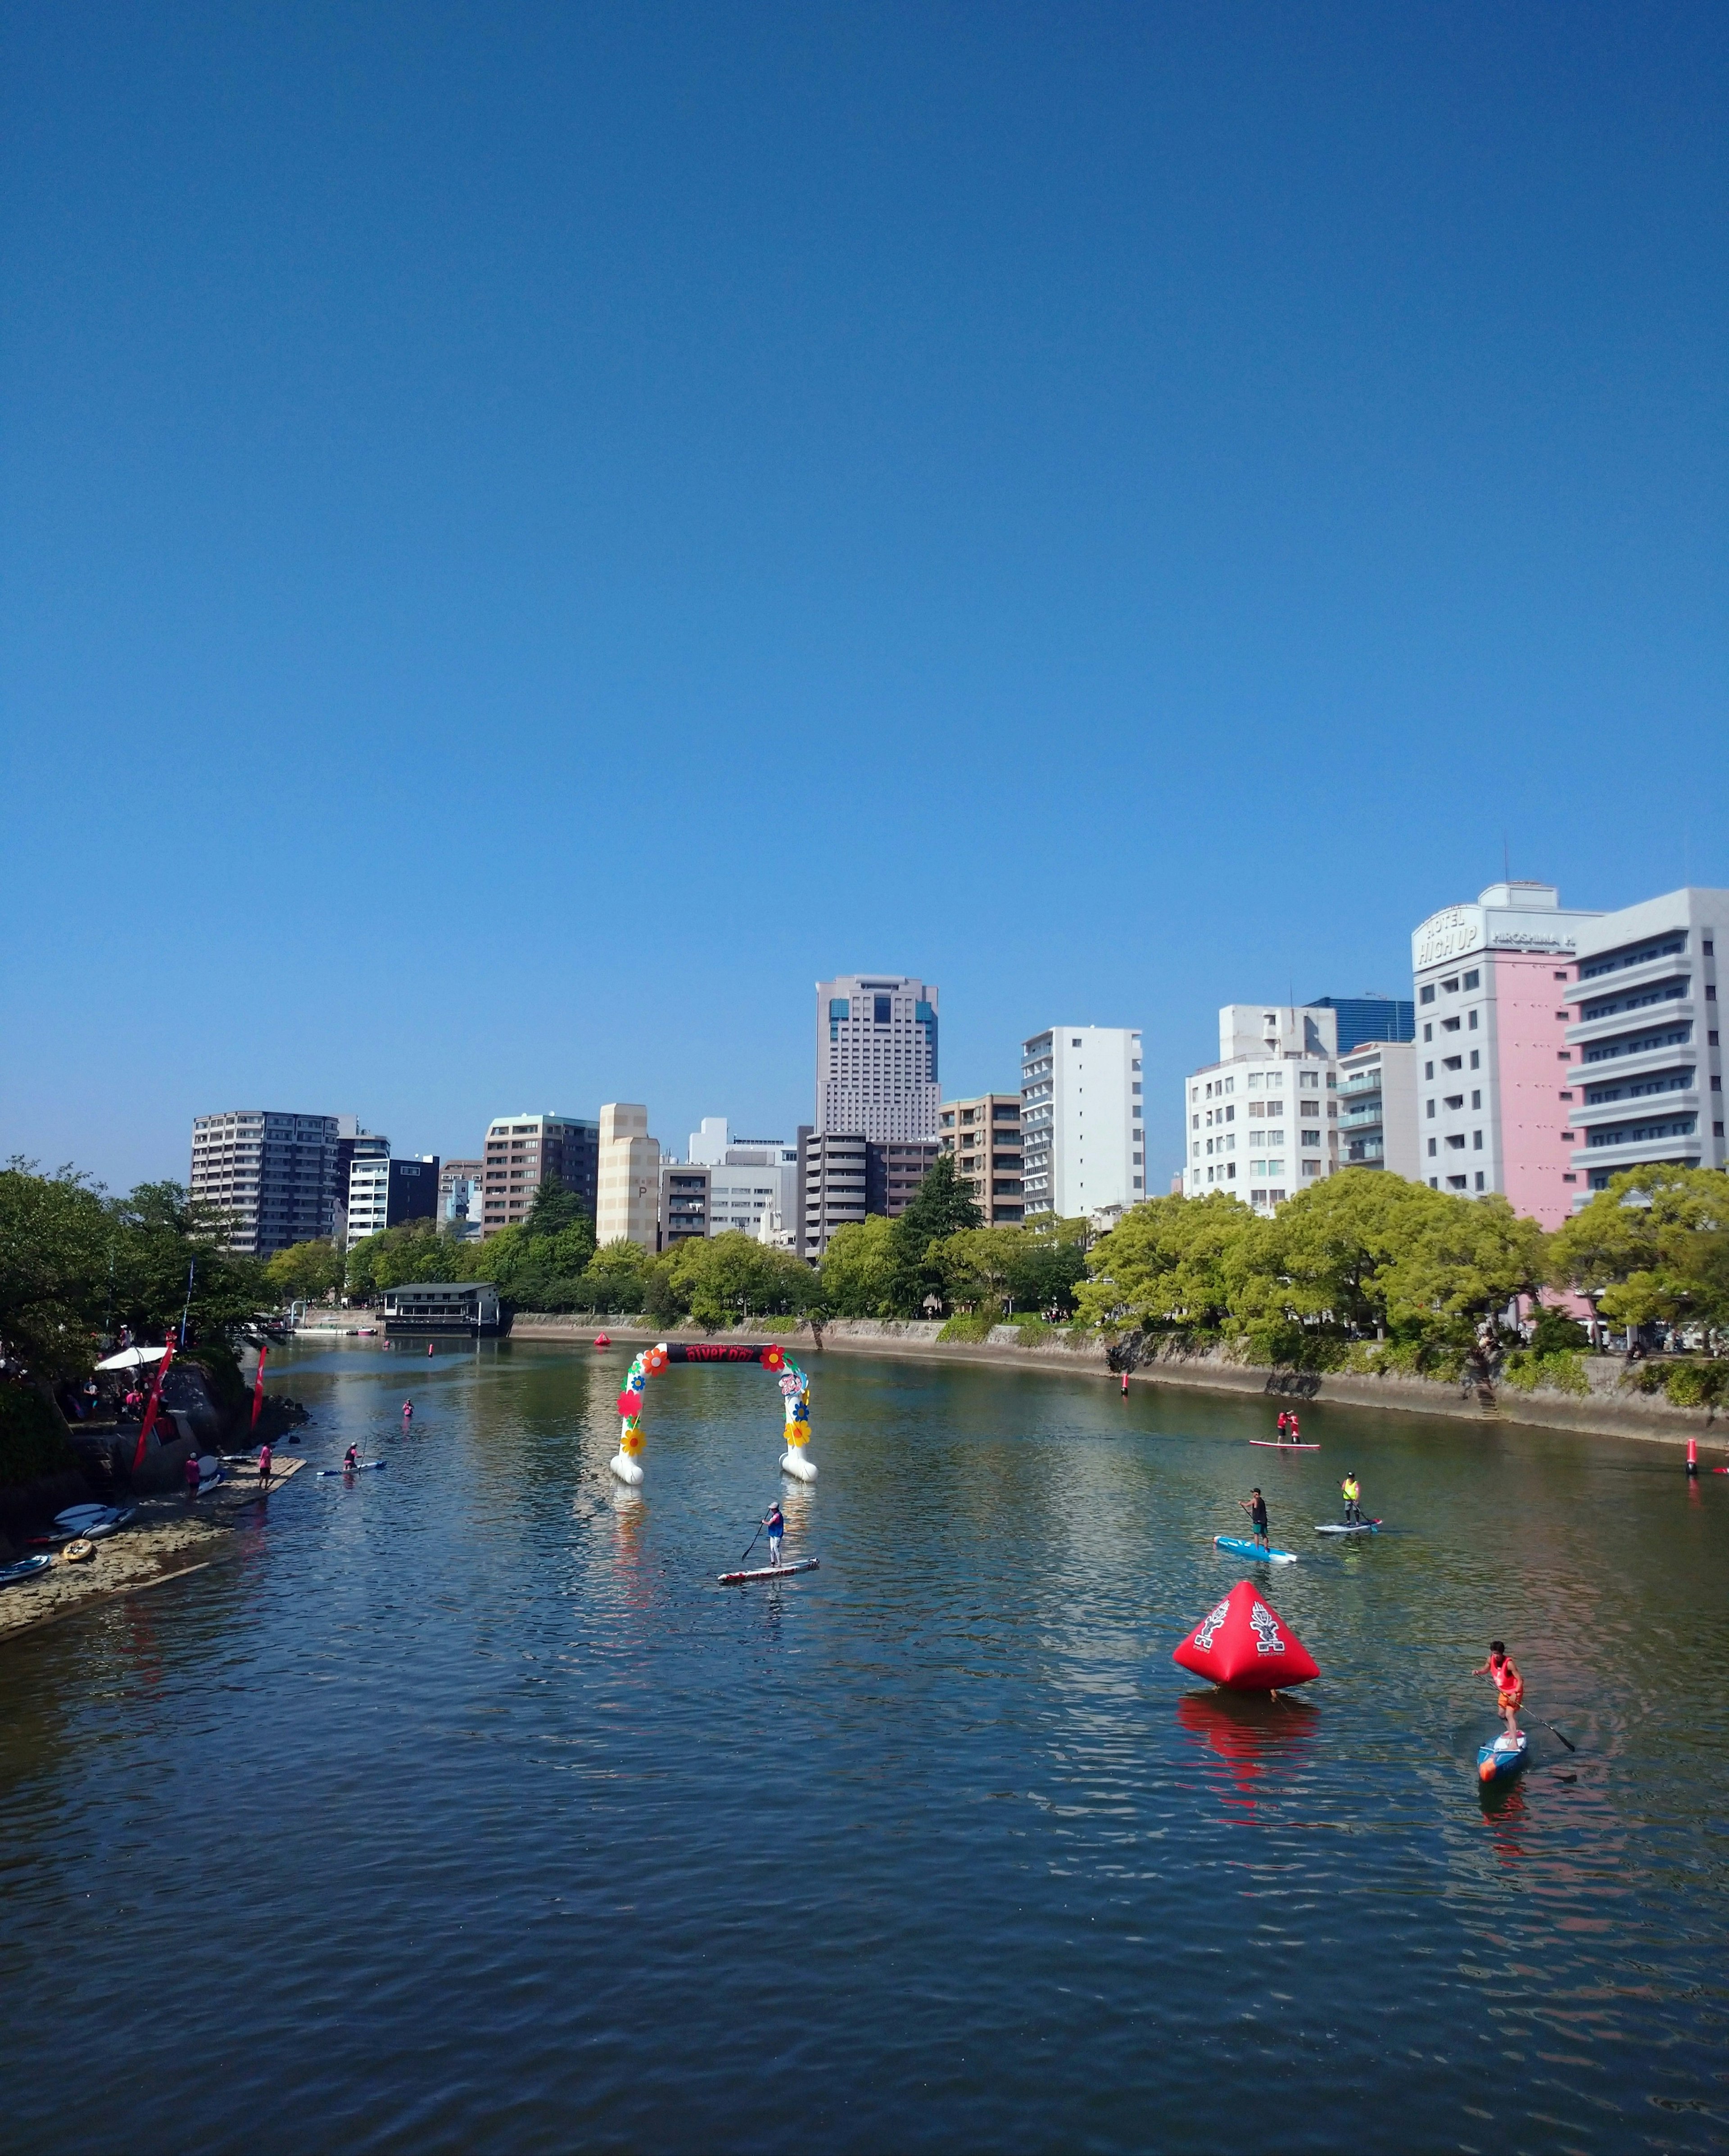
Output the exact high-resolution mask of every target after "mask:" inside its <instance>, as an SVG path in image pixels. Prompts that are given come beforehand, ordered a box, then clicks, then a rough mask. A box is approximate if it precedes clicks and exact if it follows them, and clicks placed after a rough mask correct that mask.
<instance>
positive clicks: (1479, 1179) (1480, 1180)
mask: <svg viewBox="0 0 1729 2156" xmlns="http://www.w3.org/2000/svg"><path fill="white" fill-rule="evenodd" d="M1477 1188H1478V1189H1479V1190H1480V1189H1481V1188H1483V1171H1482V1169H1481V1168H1479V1169H1478V1170H1477Z"/></svg>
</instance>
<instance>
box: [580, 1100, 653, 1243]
mask: <svg viewBox="0 0 1729 2156" xmlns="http://www.w3.org/2000/svg"><path fill="white" fill-rule="evenodd" d="M595 1190H596V1196H595V1206H594V1239H595V1240H596V1241H597V1242H598V1244H599V1245H600V1246H601V1248H602V1249H603V1250H604V1249H605V1248H606V1246H607V1245H608V1243H616V1242H619V1241H626V1242H632V1243H635V1244H637V1245H639V1247H640V1248H641V1249H643V1250H649V1251H653V1250H657V1249H658V1248H659V1231H660V1141H659V1138H651V1137H649V1111H648V1110H647V1109H646V1108H645V1107H644V1106H642V1105H641V1103H640V1102H639V1101H608V1102H607V1103H606V1104H605V1105H604V1106H603V1107H602V1109H601V1111H600V1163H599V1169H598V1175H597V1178H596V1185H595Z"/></svg>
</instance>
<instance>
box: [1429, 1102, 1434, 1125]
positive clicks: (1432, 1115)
mask: <svg viewBox="0 0 1729 2156" xmlns="http://www.w3.org/2000/svg"><path fill="white" fill-rule="evenodd" d="M1429 1121H1430V1122H1434V1101H1430V1102H1429Z"/></svg>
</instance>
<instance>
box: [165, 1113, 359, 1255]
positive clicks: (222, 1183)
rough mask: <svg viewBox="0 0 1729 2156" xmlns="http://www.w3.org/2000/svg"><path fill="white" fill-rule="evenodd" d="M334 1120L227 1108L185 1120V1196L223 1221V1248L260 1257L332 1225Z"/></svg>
mask: <svg viewBox="0 0 1729 2156" xmlns="http://www.w3.org/2000/svg"><path fill="white" fill-rule="evenodd" d="M336 1137H337V1119H336V1116H298V1115H290V1114H288V1113H287V1112H285V1111H281V1110H278V1109H273V1108H231V1109H228V1110H226V1111H223V1113H221V1114H219V1115H213V1116H195V1117H194V1118H193V1120H192V1176H191V1178H190V1188H191V1193H192V1196H193V1197H194V1198H196V1199H201V1200H203V1203H204V1204H208V1205H212V1206H215V1207H217V1208H218V1209H220V1210H221V1211H222V1212H223V1213H224V1214H227V1216H228V1237H227V1241H228V1248H229V1249H230V1250H244V1251H247V1252H249V1254H250V1255H253V1256H254V1257H259V1258H268V1257H269V1256H271V1255H274V1253H275V1252H276V1251H278V1250H286V1249H287V1248H288V1247H289V1245H290V1244H292V1243H315V1242H322V1241H325V1240H328V1238H329V1237H330V1235H331V1234H332V1232H333V1230H334V1226H335V1213H336Z"/></svg>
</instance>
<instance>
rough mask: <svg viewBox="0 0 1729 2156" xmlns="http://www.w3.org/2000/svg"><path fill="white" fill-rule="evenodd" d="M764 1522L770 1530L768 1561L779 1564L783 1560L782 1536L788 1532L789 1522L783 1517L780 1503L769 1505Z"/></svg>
mask: <svg viewBox="0 0 1729 2156" xmlns="http://www.w3.org/2000/svg"><path fill="white" fill-rule="evenodd" d="M762 1524H763V1526H764V1527H767V1530H768V1562H769V1563H771V1564H778V1563H780V1561H781V1537H782V1535H783V1534H785V1532H787V1522H786V1521H785V1519H784V1518H783V1517H782V1514H781V1508H780V1507H779V1505H778V1504H773V1505H771V1506H770V1507H769V1508H768V1517H767V1519H766V1520H764V1521H763V1522H762Z"/></svg>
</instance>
